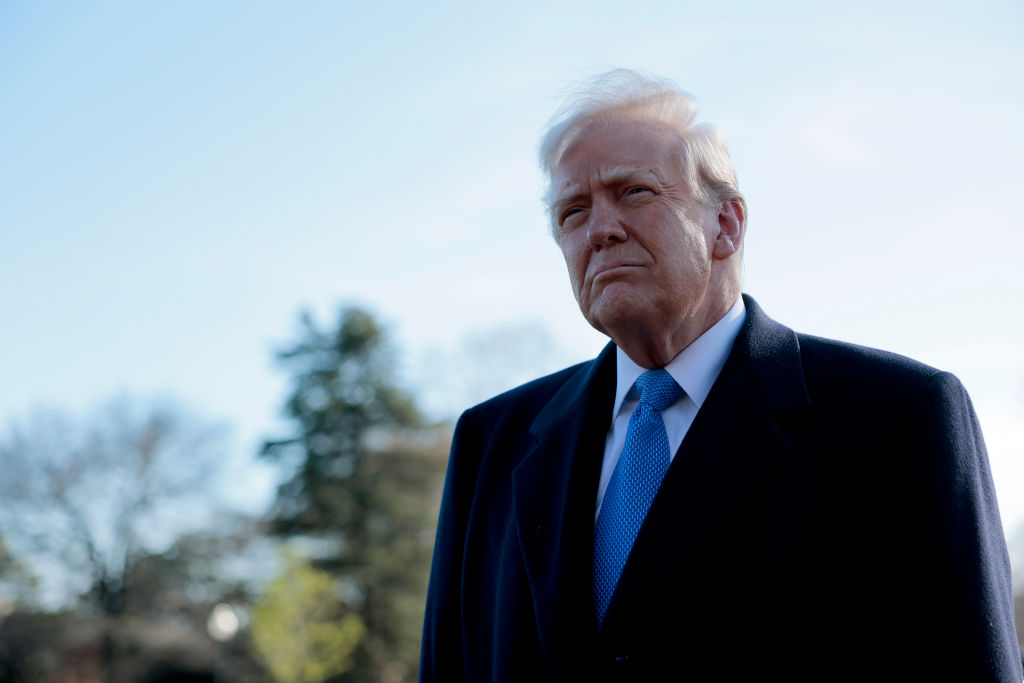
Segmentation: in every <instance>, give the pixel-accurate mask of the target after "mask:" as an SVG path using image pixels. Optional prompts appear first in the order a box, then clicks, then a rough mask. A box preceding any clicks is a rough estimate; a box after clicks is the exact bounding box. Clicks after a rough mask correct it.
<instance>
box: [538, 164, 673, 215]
mask: <svg viewBox="0 0 1024 683" xmlns="http://www.w3.org/2000/svg"><path fill="white" fill-rule="evenodd" d="M644 176H646V177H650V178H653V179H654V180H657V181H658V182H661V178H660V177H659V176H658V174H657V173H655V172H654V171H653V170H652V169H649V168H641V167H639V166H613V167H611V168H609V169H607V170H602V171H598V178H599V180H600V181H601V183H602V184H604V185H619V184H622V183H624V182H628V181H630V180H635V179H637V178H639V177H644ZM588 195H589V192H588V191H587V190H586V189H585V184H584V183H572V184H571V185H566V186H565V187H564V188H562V190H561V191H560V192H559V193H558V195H557V196H556V197H555V200H554V201H553V202H551V207H552V208H554V209H557V208H559V207H561V206H562V205H563V204H571V203H572V202H575V201H577V200H579V199H582V198H584V197H586V196H588Z"/></svg>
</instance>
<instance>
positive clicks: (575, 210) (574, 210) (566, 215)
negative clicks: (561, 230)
mask: <svg viewBox="0 0 1024 683" xmlns="http://www.w3.org/2000/svg"><path fill="white" fill-rule="evenodd" d="M582 211H583V209H581V208H579V207H576V206H574V207H571V208H568V209H566V210H565V211H563V212H562V216H561V218H559V220H558V224H559V225H565V222H566V221H568V220H569V219H570V218H572V217H573V216H575V215H577V214H579V213H582Z"/></svg>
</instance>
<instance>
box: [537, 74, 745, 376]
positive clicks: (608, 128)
mask: <svg viewBox="0 0 1024 683" xmlns="http://www.w3.org/2000/svg"><path fill="white" fill-rule="evenodd" d="M695 109H696V108H695V105H694V103H693V100H692V99H691V98H690V97H689V96H688V95H686V94H685V93H683V92H682V91H680V90H678V89H676V88H674V86H670V85H668V84H666V83H663V82H660V81H653V80H650V79H646V78H643V77H642V76H639V75H638V74H635V73H633V72H627V71H613V72H611V73H609V74H605V75H604V76H602V77H599V78H598V79H597V80H596V81H595V82H593V83H592V87H591V88H589V89H588V90H586V91H585V92H584V93H583V94H582V95H581V96H580V97H578V98H574V99H573V100H571V101H570V102H569V103H568V105H567V106H565V107H563V109H562V110H561V112H560V114H559V115H556V118H555V122H554V123H553V124H552V126H551V128H550V130H549V132H548V134H547V135H546V136H545V137H544V140H543V142H542V144H541V164H542V166H543V167H544V169H545V171H546V172H547V173H548V177H549V180H550V187H549V190H548V196H547V199H548V205H549V209H550V212H551V221H552V230H553V233H554V236H555V240H556V241H557V242H558V244H559V246H560V247H561V249H562V254H563V256H564V257H565V260H566V265H567V266H568V269H569V279H570V281H571V283H572V286H573V291H574V293H575V294H576V299H577V301H578V302H579V305H580V309H581V310H582V311H583V315H584V317H586V318H587V320H588V321H589V322H590V324H591V325H593V326H594V327H595V328H596V329H598V330H600V331H601V332H604V333H605V334H607V335H609V336H610V337H611V338H612V339H613V340H614V341H615V342H616V343H617V344H618V345H619V346H620V347H621V348H622V349H623V350H624V351H625V352H626V353H627V354H628V355H629V356H630V357H631V358H633V360H635V361H636V362H637V363H639V364H640V365H643V366H645V367H662V366H664V365H665V364H666V363H668V361H670V360H671V359H672V358H673V357H675V355H676V354H678V353H679V352H680V351H681V350H682V349H684V348H686V346H688V345H689V344H690V343H691V342H692V341H693V340H694V339H696V338H697V337H698V336H700V335H701V334H703V333H704V331H706V330H707V329H708V328H709V327H710V326H711V325H713V324H714V323H715V322H716V321H717V320H718V319H719V318H721V317H722V315H724V314H725V312H726V311H727V310H728V309H729V307H730V306H731V305H732V304H733V302H734V301H735V299H736V297H737V296H738V295H739V287H740V283H739V279H740V276H739V266H740V259H741V258H742V244H743V230H744V227H745V219H746V205H745V202H744V200H743V196H742V195H741V194H740V192H739V189H738V187H737V185H736V178H735V174H734V173H733V170H732V164H731V162H730V161H729V156H728V153H727V152H726V150H725V146H724V144H723V143H722V142H721V139H720V138H719V137H718V135H717V134H716V133H715V132H714V131H713V130H712V129H710V128H708V127H706V126H694V125H693V118H694V113H695Z"/></svg>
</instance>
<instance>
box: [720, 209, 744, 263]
mask: <svg viewBox="0 0 1024 683" xmlns="http://www.w3.org/2000/svg"><path fill="white" fill-rule="evenodd" d="M746 227H747V212H746V209H745V208H744V206H743V202H741V201H740V200H739V199H729V200H727V201H724V202H722V204H721V206H720V207H719V209H718V236H717V237H715V246H714V248H713V249H712V250H711V256H712V258H714V259H715V260H718V261H724V260H725V259H727V258H729V257H730V256H732V255H733V254H735V253H736V252H738V251H739V250H740V248H741V247H742V246H743V233H744V230H746Z"/></svg>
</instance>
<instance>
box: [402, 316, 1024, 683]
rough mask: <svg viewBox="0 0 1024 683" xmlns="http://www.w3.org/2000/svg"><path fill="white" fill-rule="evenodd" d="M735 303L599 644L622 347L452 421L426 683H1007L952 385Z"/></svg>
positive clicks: (1003, 639)
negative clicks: (731, 339) (597, 562)
mask: <svg viewBox="0 0 1024 683" xmlns="http://www.w3.org/2000/svg"><path fill="white" fill-rule="evenodd" d="M745 303H746V308H747V319H746V322H745V323H744V326H743V328H742V330H741V332H740V333H739V336H738V337H737V339H736V342H735V344H734V345H733V348H732V350H731V352H730V355H729V357H728V360H727V361H726V363H725V366H724V367H723V369H722V372H721V374H720V375H719V377H718V379H717V380H716V382H715V384H714V386H713V388H712V389H711V392H710V394H709V395H708V397H707V399H706V401H705V403H704V405H703V406H702V407H701V409H700V411H699V412H698V414H697V417H696V419H695V420H694V422H693V425H692V426H691V428H690V430H689V432H688V433H687V434H686V437H685V439H684V440H683V443H682V446H681V447H680V450H679V452H678V453H677V455H676V457H675V459H674V460H673V462H672V465H671V466H670V467H669V470H668V472H667V474H666V476H665V479H664V481H663V483H662V486H661V488H660V490H659V491H658V494H657V496H656V497H655V499H654V502H653V503H652V505H651V508H650V511H649V513H648V516H647V519H646V520H645V522H644V524H643V526H642V528H641V529H640V532H639V535H638V536H637V539H636V542H635V545H634V548H633V551H632V553H631V555H630V557H629V560H628V562H627V564H626V567H625V569H624V570H623V574H622V577H621V579H620V582H619V585H618V587H617V589H616V592H615V594H614V596H613V598H612V602H611V605H610V607H609V610H608V614H607V617H606V619H605V622H604V624H603V626H602V627H601V628H598V624H597V621H596V617H595V616H594V605H593V593H592V578H591V576H592V573H591V557H592V552H593V536H594V510H595V506H596V493H597V488H598V477H599V474H600V468H601V461H602V453H603V450H604V442H605V435H606V433H607V431H608V427H609V424H610V419H611V410H612V402H613V400H614V394H615V353H614V347H613V346H612V345H609V346H608V347H606V348H605V349H604V351H603V352H602V353H601V355H600V356H598V358H596V359H595V360H593V361H590V362H587V363H582V364H580V365H577V366H574V367H571V368H568V369H566V370H563V371H561V372H558V373H555V374H553V375H549V376H547V377H544V378H542V379H539V380H536V381H534V382H531V383H529V384H526V385H523V386H521V387H519V388H517V389H514V390H512V391H509V392H507V393H505V394H502V395H500V396H498V397H496V398H494V399H492V400H490V401H487V402H486V403H483V404H481V405H479V406H476V407H475V408H472V409H470V410H468V411H466V413H465V414H464V415H463V416H462V418H461V419H460V420H459V423H458V426H457V428H456V431H455V437H454V441H453V444H452V451H451V459H450V462H449V467H448V475H447V480H446V483H445V489H444V498H443V502H442V506H441V515H440V521H439V525H438V530H437V542H436V546H435V551H434V562H433V568H432V572H431V578H430V589H429V597H428V601H427V612H426V622H425V627H424V636H423V653H422V663H421V671H420V677H421V680H422V681H431V682H433V681H436V682H438V683H450V682H451V683H454V682H457V681H473V682H477V681H480V682H482V681H515V682H522V683H546V682H548V681H566V682H569V681H584V682H589V681H676V680H694V681H702V680H745V681H751V680H774V679H779V680H787V681H788V680H817V681H834V680H872V681H873V680H908V681H917V680H929V681H946V680H949V681H989V680H993V681H1020V680H1021V662H1020V654H1019V651H1018V646H1017V640H1016V636H1015V633H1014V625H1013V605H1012V602H1013V600H1012V594H1011V581H1010V569H1009V562H1008V560H1007V554H1006V546H1005V541H1004V539H1003V531H1002V527H1001V524H1000V520H999V513H998V510H997V507H996V499H995V494H994V490H993V486H992V478H991V474H990V471H989V463H988V459H987V456H986V453H985V446H984V443H983V441H982V436H981V432H980V430H979V427H978V421H977V418H976V417H975V414H974V410H973V408H972V407H971V403H970V400H969V398H968V396H967V394H966V392H965V391H964V389H963V387H962V385H961V384H960V382H959V381H958V380H957V379H956V378H955V377H953V376H952V375H950V374H948V373H945V372H940V371H938V370H935V369H933V368H930V367H927V366H925V365H922V364H920V363H917V362H915V361H912V360H909V359H907V358H903V357H901V356H896V355H893V354H889V353H885V352H881V351H876V350H872V349H867V348H863V347H857V346H852V345H849V344H843V343H839V342H835V341H829V340H825V339H820V338H816V337H811V336H805V335H798V334H795V333H794V332H793V331H792V330H790V329H788V328H786V327H784V326H782V325H780V324H778V323H776V322H774V321H773V320H771V319H770V318H768V317H767V316H766V315H765V314H764V313H763V312H762V311H761V309H760V308H759V307H758V305H757V304H756V303H755V302H754V301H753V300H752V299H750V298H749V297H747V298H745Z"/></svg>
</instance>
